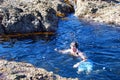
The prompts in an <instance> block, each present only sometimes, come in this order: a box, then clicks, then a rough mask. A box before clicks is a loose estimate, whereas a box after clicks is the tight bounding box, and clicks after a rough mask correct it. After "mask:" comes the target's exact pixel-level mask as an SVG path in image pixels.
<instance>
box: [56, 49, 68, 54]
mask: <svg viewBox="0 0 120 80" xmlns="http://www.w3.org/2000/svg"><path fill="white" fill-rule="evenodd" d="M55 51H58V52H59V53H63V54H67V53H69V52H70V49H66V50H58V49H57V48H56V49H55Z"/></svg>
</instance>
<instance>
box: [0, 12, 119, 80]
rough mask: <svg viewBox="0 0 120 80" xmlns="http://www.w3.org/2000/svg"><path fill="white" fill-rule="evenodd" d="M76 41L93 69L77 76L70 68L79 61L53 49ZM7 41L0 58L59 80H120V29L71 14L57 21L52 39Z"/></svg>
mask: <svg viewBox="0 0 120 80" xmlns="http://www.w3.org/2000/svg"><path fill="white" fill-rule="evenodd" d="M72 41H77V42H78V44H79V50H81V51H82V52H84V54H85V55H86V56H87V57H88V58H89V59H90V60H91V61H92V62H93V70H92V71H91V73H89V74H86V73H85V72H82V73H80V74H77V72H76V71H77V69H75V68H73V65H74V64H76V63H77V62H79V61H80V59H77V58H75V57H73V56H70V55H64V54H60V53H58V52H56V51H54V49H55V48H58V49H67V48H69V44H70V43H71V42H72ZM9 46H10V43H9V42H4V43H2V44H0V59H5V60H8V61H11V60H13V61H16V62H27V63H31V64H33V65H34V66H35V67H38V68H44V69H46V70H47V71H52V72H54V73H55V74H58V75H60V76H63V77H68V78H79V79H80V80H119V79H120V28H119V27H111V26H109V25H105V24H100V23H97V24H96V23H92V22H91V23H90V22H85V21H81V20H79V19H78V18H76V17H75V16H74V15H73V14H72V15H69V16H68V17H67V19H66V20H60V21H59V25H58V30H57V32H56V35H55V36H54V37H53V39H51V40H49V41H45V40H42V39H38V40H36V41H33V40H32V39H23V40H18V41H16V42H15V43H14V44H13V45H12V47H9Z"/></svg>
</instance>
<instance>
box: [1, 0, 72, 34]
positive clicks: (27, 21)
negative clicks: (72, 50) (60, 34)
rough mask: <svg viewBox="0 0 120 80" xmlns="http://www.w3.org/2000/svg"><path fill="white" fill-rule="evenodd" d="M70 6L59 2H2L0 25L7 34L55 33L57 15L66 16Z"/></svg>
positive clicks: (40, 0) (35, 0)
mask: <svg viewBox="0 0 120 80" xmlns="http://www.w3.org/2000/svg"><path fill="white" fill-rule="evenodd" d="M69 12H70V6H69V5H68V4H65V3H64V1H59V0H52V1H51V0H49V1H46V0H2V1H1V5H0V16H1V23H0V24H2V25H3V26H4V28H5V31H6V32H7V34H11V33H28V32H40V31H56V29H57V25H58V20H59V17H58V16H57V14H58V13H59V15H61V14H63V16H62V17H64V16H66V15H67V14H68V13H69Z"/></svg>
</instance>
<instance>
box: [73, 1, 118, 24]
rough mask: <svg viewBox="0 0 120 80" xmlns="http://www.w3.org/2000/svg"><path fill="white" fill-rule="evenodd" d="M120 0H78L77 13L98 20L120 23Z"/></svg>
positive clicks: (80, 16) (88, 18) (81, 16)
mask: <svg viewBox="0 0 120 80" xmlns="http://www.w3.org/2000/svg"><path fill="white" fill-rule="evenodd" d="M119 3H120V0H116V1H114V0H101V1H97V0H94V1H92V0H90V1H86V0H77V8H76V9H75V15H76V16H78V17H79V18H84V19H87V20H93V21H96V22H102V23H108V24H115V25H120V4H119Z"/></svg>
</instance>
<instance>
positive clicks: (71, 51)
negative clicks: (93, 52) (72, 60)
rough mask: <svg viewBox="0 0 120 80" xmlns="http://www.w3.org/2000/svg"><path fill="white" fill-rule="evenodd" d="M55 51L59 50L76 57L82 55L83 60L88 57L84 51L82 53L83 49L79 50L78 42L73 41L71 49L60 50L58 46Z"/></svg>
mask: <svg viewBox="0 0 120 80" xmlns="http://www.w3.org/2000/svg"><path fill="white" fill-rule="evenodd" d="M55 51H58V52H60V53H62V54H70V55H72V56H75V57H80V58H81V59H82V61H86V60H87V58H86V56H85V55H84V53H82V52H81V51H79V50H78V44H77V42H72V43H71V44H70V49H66V50H58V49H57V48H56V49H55Z"/></svg>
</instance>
